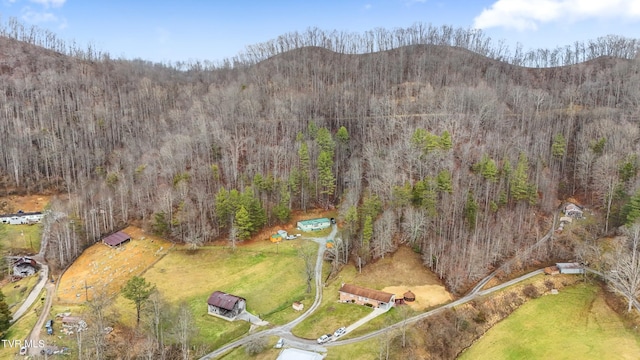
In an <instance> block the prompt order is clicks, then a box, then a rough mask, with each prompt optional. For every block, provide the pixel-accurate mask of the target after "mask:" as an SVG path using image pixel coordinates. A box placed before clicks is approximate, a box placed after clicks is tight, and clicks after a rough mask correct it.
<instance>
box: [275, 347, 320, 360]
mask: <svg viewBox="0 0 640 360" xmlns="http://www.w3.org/2000/svg"><path fill="white" fill-rule="evenodd" d="M322 359H323V356H322V355H321V354H318V353H315V352H312V351H306V350H301V349H296V348H288V349H284V350H282V352H281V353H280V355H278V358H277V359H276V360H322Z"/></svg>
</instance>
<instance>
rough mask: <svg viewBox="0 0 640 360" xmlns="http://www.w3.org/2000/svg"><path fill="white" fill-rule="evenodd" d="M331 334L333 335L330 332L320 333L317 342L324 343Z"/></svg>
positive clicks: (329, 338)
mask: <svg viewBox="0 0 640 360" xmlns="http://www.w3.org/2000/svg"><path fill="white" fill-rule="evenodd" d="M332 336H333V335H331V334H326V335H322V336H320V337H319V338H318V344H324V343H326V342H327V341H329V340H331V337H332Z"/></svg>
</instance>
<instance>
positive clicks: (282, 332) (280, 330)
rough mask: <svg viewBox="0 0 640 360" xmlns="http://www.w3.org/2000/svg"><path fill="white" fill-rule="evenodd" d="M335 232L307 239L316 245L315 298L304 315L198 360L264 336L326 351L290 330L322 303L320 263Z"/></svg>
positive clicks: (301, 347) (302, 347)
mask: <svg viewBox="0 0 640 360" xmlns="http://www.w3.org/2000/svg"><path fill="white" fill-rule="evenodd" d="M337 232H338V227H337V226H336V225H333V228H332V229H331V233H330V234H329V236H327V237H323V238H309V240H313V241H314V242H316V243H318V257H317V258H316V268H315V278H316V296H315V300H314V301H313V304H312V305H311V306H310V307H309V308H308V309H307V311H305V312H304V314H302V315H300V316H299V317H298V318H296V319H295V320H293V321H291V322H289V323H287V324H285V325H282V326H279V327H276V328H273V329H268V330H263V331H260V332H257V333H253V334H251V335H248V336H245V337H243V338H241V339H239V340H236V341H234V342H230V343H228V344H226V345H224V346H222V347H221V348H218V349H216V350H215V351H213V352H210V353H209V354H207V355H205V356H203V357H202V358H200V360H210V359H215V358H217V357H219V356H222V355H224V354H225V353H227V352H229V351H231V350H233V349H235V348H237V347H239V346H242V345H245V344H247V343H249V342H251V341H253V340H254V339H258V338H261V337H264V336H280V337H282V338H284V339H285V340H286V344H287V346H293V347H296V348H299V349H304V350H310V351H319V352H325V351H327V349H326V348H324V347H323V346H321V345H318V343H317V342H316V341H315V340H306V339H300V338H297V337H295V336H293V335H292V334H291V329H293V328H294V327H295V326H296V325H298V324H299V323H300V322H302V321H304V320H305V319H306V318H308V317H309V316H311V314H313V312H314V311H316V309H318V307H319V306H320V303H321V302H322V288H323V284H322V262H323V261H324V260H323V259H324V251H325V250H326V247H327V246H326V242H327V240H328V239H333V238H334V237H335V236H336V233H337Z"/></svg>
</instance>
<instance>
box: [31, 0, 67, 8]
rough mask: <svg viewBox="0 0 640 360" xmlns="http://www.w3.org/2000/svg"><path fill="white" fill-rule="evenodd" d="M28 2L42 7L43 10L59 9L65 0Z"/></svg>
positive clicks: (33, 0) (35, 0)
mask: <svg viewBox="0 0 640 360" xmlns="http://www.w3.org/2000/svg"><path fill="white" fill-rule="evenodd" d="M29 1H30V2H32V3H34V4H40V5H42V6H44V7H45V8H50V7H54V8H57V7H61V6H62V5H64V3H65V2H66V0H29Z"/></svg>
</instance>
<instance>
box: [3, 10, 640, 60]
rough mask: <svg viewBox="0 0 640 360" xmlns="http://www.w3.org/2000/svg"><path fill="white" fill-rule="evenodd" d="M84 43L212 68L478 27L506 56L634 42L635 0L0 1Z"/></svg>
mask: <svg viewBox="0 0 640 360" xmlns="http://www.w3.org/2000/svg"><path fill="white" fill-rule="evenodd" d="M9 17H15V18H18V19H19V20H20V21H21V22H22V23H24V24H25V25H36V26H38V27H40V28H45V29H49V30H51V31H53V32H55V33H56V34H58V36H59V37H60V38H62V39H63V40H65V41H73V40H75V41H76V42H77V43H79V44H88V43H91V44H93V45H95V47H97V48H98V49H100V50H103V51H106V52H108V53H109V54H110V55H111V56H112V57H116V58H117V57H124V58H127V59H132V58H142V59H145V60H150V61H156V62H167V61H171V62H175V61H188V60H212V61H216V60H222V59H223V58H227V57H232V56H234V55H236V54H237V53H238V52H240V51H242V50H243V49H244V47H245V46H246V45H251V44H255V43H259V42H263V41H267V40H270V39H272V38H275V37H277V36H278V35H281V34H284V33H287V32H290V31H304V30H305V29H307V28H308V27H318V28H321V29H324V30H339V31H347V32H364V31H366V30H371V29H374V28H376V27H384V28H388V29H392V28H395V27H408V26H411V25H412V24H414V23H416V22H423V23H431V24H433V25H436V26H439V25H451V26H454V27H462V28H481V29H483V31H484V32H485V34H486V35H488V36H490V37H491V38H492V39H493V40H496V41H497V40H504V41H505V43H506V44H507V45H508V46H509V47H510V48H511V49H513V47H514V46H515V44H516V43H521V44H522V45H523V47H524V49H530V48H539V47H544V48H554V47H556V46H563V45H567V44H571V43H573V42H574V41H576V40H579V41H584V40H589V39H595V38H597V37H600V36H604V35H608V34H615V35H622V36H626V37H632V38H640V0H608V1H603V0H595V1H594V0H468V1H462V0H362V1H360V0H297V1H294V0H272V1H268V0H235V1H234V0H181V1H177V0H174V1H168V0H153V1H139V0H128V1H122V0H0V19H1V20H2V21H3V22H6V21H7V19H8V18H9Z"/></svg>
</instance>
